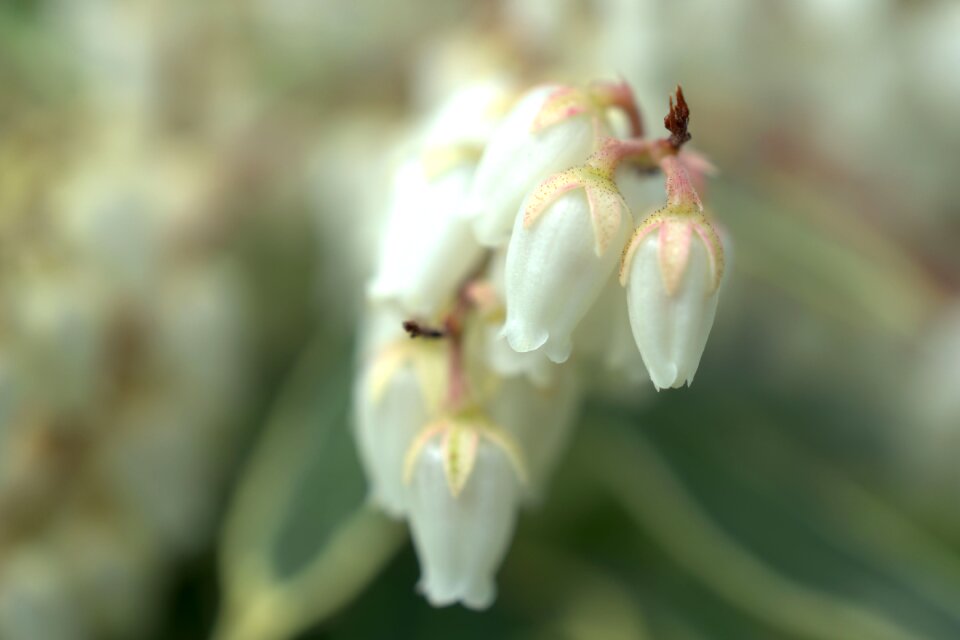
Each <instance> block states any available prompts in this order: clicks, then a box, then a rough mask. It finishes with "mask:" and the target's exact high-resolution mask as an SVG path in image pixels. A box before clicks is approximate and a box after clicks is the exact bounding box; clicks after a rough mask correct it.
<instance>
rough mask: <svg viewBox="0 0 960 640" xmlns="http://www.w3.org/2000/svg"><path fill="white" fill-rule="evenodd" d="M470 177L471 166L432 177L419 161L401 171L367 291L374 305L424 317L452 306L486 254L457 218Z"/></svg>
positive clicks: (455, 168)
mask: <svg viewBox="0 0 960 640" xmlns="http://www.w3.org/2000/svg"><path fill="white" fill-rule="evenodd" d="M472 177H473V166H472V165H471V164H469V163H466V164H462V165H459V166H454V167H452V168H450V169H448V170H446V171H444V172H443V173H442V174H441V175H439V176H431V175H429V174H428V171H427V167H425V165H424V162H423V161H422V160H421V159H419V158H418V159H415V160H410V161H408V162H407V163H405V164H404V165H403V166H402V167H401V168H400V169H399V171H398V173H397V176H396V181H395V190H394V195H393V203H392V209H391V213H390V216H389V218H388V220H387V227H386V233H385V234H384V236H383V244H382V248H381V251H380V264H379V267H378V268H377V273H376V276H375V277H374V279H373V282H372V283H371V285H370V288H369V293H370V296H371V298H372V299H373V300H374V301H389V302H394V303H397V304H399V305H400V307H401V308H402V309H403V310H404V311H406V312H407V313H409V314H411V315H414V316H423V317H433V316H435V315H436V314H437V313H439V312H440V311H441V309H442V307H443V305H444V304H446V303H448V302H449V300H450V299H451V297H452V295H453V293H454V291H455V289H456V288H457V286H458V285H459V284H460V283H461V281H462V280H463V279H464V278H465V277H466V276H467V275H468V274H469V272H470V270H471V269H472V268H474V265H475V263H476V261H477V260H478V259H479V258H480V255H481V251H482V250H481V248H480V246H479V245H478V244H477V242H476V241H475V240H474V238H473V234H472V233H471V232H470V227H469V225H468V224H467V222H466V221H465V220H464V219H463V218H461V217H459V216H457V215H456V214H455V212H456V210H457V208H458V207H459V206H460V203H461V202H463V198H464V197H465V194H466V191H467V188H468V187H469V185H470V181H471V179H472Z"/></svg>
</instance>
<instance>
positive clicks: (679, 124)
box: [663, 85, 692, 149]
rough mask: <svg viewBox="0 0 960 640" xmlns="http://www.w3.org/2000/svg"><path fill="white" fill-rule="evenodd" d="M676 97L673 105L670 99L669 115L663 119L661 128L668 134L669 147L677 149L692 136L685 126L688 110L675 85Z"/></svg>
mask: <svg viewBox="0 0 960 640" xmlns="http://www.w3.org/2000/svg"><path fill="white" fill-rule="evenodd" d="M676 97H677V101H676V103H674V101H673V97H672V96H671V97H670V113H668V114H667V115H666V117H664V119H663V126H665V127H666V128H667V131H669V132H670V138H669V142H670V146H672V147H673V148H674V149H679V148H680V147H682V146H683V144H684V143H685V142H687V141H688V140H690V138H691V137H692V136H691V135H690V132H689V131H687V126H688V125H689V124H690V108H689V107H688V106H687V101H686V100H684V98H683V89H681V88H680V85H677V93H676Z"/></svg>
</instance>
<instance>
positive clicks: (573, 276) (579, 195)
mask: <svg viewBox="0 0 960 640" xmlns="http://www.w3.org/2000/svg"><path fill="white" fill-rule="evenodd" d="M628 218H629V216H626V215H624V216H621V220H620V227H619V229H618V230H617V233H616V235H615V237H614V238H613V240H612V242H611V243H610V246H608V247H607V250H606V252H605V253H604V254H603V255H602V256H597V254H596V250H595V240H594V230H593V225H592V223H591V217H590V209H589V206H588V205H587V198H586V195H585V193H584V190H583V189H577V190H575V191H571V192H570V193H567V194H565V195H563V196H561V197H560V198H559V199H558V200H557V201H556V202H554V203H553V204H552V205H551V206H550V208H549V209H548V210H547V211H545V212H544V213H543V214H542V215H541V216H540V217H539V218H538V219H537V221H536V222H535V223H534V224H533V226H532V227H530V228H529V229H527V228H525V227H524V225H523V218H522V217H519V218H518V219H517V221H516V224H515V226H514V232H513V237H512V239H511V241H510V246H509V247H508V249H507V266H506V273H505V278H506V302H507V322H506V325H505V327H504V335H505V336H506V337H507V340H508V341H509V342H510V346H511V347H513V349H514V350H516V351H521V352H526V351H534V350H537V349H543V352H544V353H545V354H546V356H547V357H548V358H550V360H552V361H554V362H558V363H559V362H564V361H566V359H567V358H568V357H569V356H570V350H571V335H572V334H573V330H574V329H575V328H576V326H577V324H578V323H579V322H580V320H581V319H582V318H583V317H584V315H586V313H587V311H588V310H589V308H590V306H591V305H592V304H593V303H594V302H595V301H596V299H597V297H598V296H599V295H600V291H601V289H602V288H603V285H604V283H605V282H606V281H607V279H608V278H610V274H611V273H612V272H613V270H614V268H615V266H616V264H617V261H618V260H619V257H620V248H621V247H622V246H623V244H624V242H625V238H626V233H627V227H628Z"/></svg>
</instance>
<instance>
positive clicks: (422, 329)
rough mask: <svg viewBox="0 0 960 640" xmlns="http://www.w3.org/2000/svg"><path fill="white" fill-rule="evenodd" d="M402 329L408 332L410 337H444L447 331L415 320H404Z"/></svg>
mask: <svg viewBox="0 0 960 640" xmlns="http://www.w3.org/2000/svg"><path fill="white" fill-rule="evenodd" d="M403 330H404V331H406V332H407V333H408V334H410V337H411V338H432V339H436V338H444V337H446V335H447V333H446V332H445V331H444V330H443V329H437V328H436V327H430V326H427V325H423V324H420V323H419V322H417V321H416V320H404V321H403Z"/></svg>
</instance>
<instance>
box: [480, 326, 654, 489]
mask: <svg viewBox="0 0 960 640" xmlns="http://www.w3.org/2000/svg"><path fill="white" fill-rule="evenodd" d="M630 347H631V351H634V352H635V351H636V350H635V349H634V348H633V345H632V344H631V345H630ZM638 357H639V356H638ZM575 373H576V372H575V371H574V370H573V369H572V368H570V367H558V368H557V370H556V376H555V380H554V381H553V384H551V385H549V386H547V387H538V386H536V385H534V384H531V382H529V381H528V380H527V379H526V378H524V377H514V378H510V379H506V380H503V381H501V383H500V385H499V387H498V388H497V390H496V392H495V393H494V394H493V398H492V399H491V401H490V416H491V417H492V418H493V420H494V422H496V423H497V424H499V425H502V426H503V428H504V429H505V430H506V431H508V432H509V433H510V434H512V435H513V436H514V437H515V438H516V439H517V442H518V443H519V444H520V446H521V447H522V448H523V453H524V459H525V460H526V464H527V470H528V474H529V491H528V498H529V499H531V500H532V501H534V502H535V501H538V500H540V499H542V498H543V496H544V495H545V493H546V489H547V485H548V483H549V480H550V477H551V476H552V475H553V471H554V469H555V468H556V466H557V463H558V462H559V461H560V458H561V456H562V455H563V452H564V450H565V449H566V447H567V443H568V441H569V439H570V435H571V433H572V431H573V427H574V425H575V423H576V418H577V415H578V411H579V408H580V400H581V397H582V394H581V393H580V389H579V385H578V384H577V380H576V375H575Z"/></svg>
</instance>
